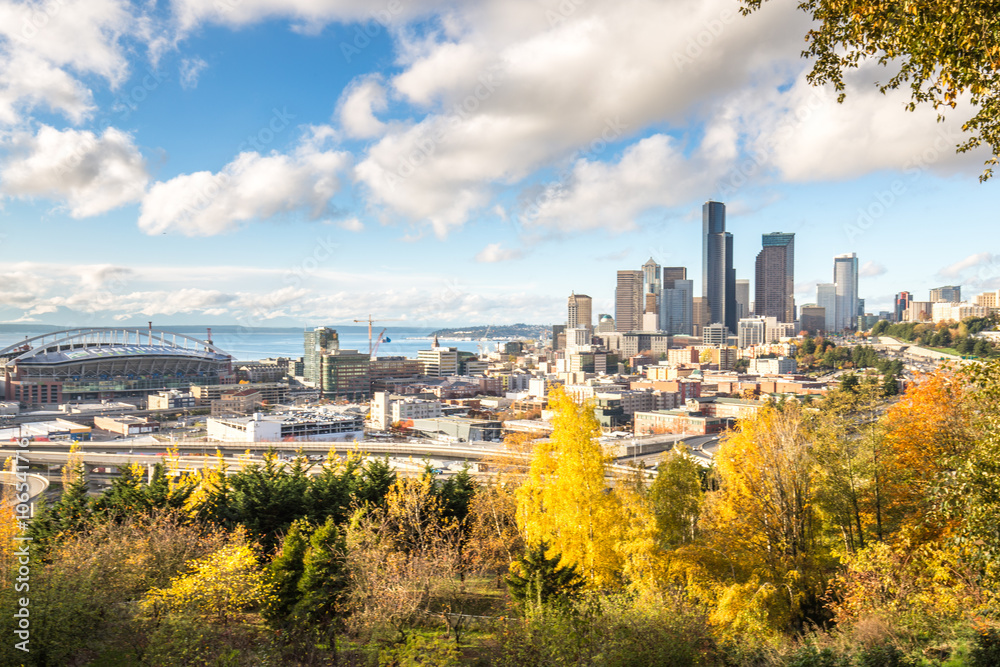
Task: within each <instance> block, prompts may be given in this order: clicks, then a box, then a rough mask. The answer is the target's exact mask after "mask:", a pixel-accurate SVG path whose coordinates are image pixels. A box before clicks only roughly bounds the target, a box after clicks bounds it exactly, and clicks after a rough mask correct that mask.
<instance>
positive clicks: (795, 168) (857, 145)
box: [729, 66, 985, 182]
mask: <svg viewBox="0 0 1000 667" xmlns="http://www.w3.org/2000/svg"><path fill="white" fill-rule="evenodd" d="M888 76H889V72H888V70H885V69H882V68H879V67H876V66H865V67H863V68H862V69H861V70H860V71H858V72H853V73H850V74H849V75H848V77H847V86H848V88H847V98H846V99H845V101H844V103H843V104H840V103H838V102H837V95H838V93H837V91H835V90H833V89H832V87H822V88H817V87H815V86H812V85H810V84H809V82H808V81H807V80H806V78H805V69H803V71H801V72H800V73H799V74H798V76H797V77H796V79H795V83H794V84H793V85H792V87H791V88H790V89H789V90H787V91H786V92H784V93H778V92H777V90H772V91H766V94H762V91H761V90H754V91H746V92H744V93H743V94H742V95H740V96H736V97H734V98H732V99H731V100H730V101H729V104H730V105H731V106H733V107H736V108H738V109H739V110H740V112H741V118H740V123H741V129H742V130H743V131H745V132H747V134H748V135H749V137H750V138H749V141H748V142H749V144H750V146H751V148H752V151H753V153H754V154H755V155H756V156H758V159H760V161H762V162H764V163H767V164H770V165H772V166H774V167H775V168H776V169H777V171H778V173H779V174H780V176H781V177H782V179H783V180H785V181H793V182H803V181H824V180H840V179H849V178H855V177H858V176H862V175H864V174H868V173H871V172H874V171H879V170H903V171H906V172H907V173H908V174H909V175H910V176H915V175H917V174H918V173H919V172H920V171H923V170H924V169H931V170H934V171H936V172H939V173H956V172H965V173H975V172H976V171H977V170H979V169H981V168H982V163H983V160H984V159H985V157H984V151H983V150H978V151H974V152H972V153H970V154H956V153H955V146H956V145H957V144H958V143H960V142H962V141H964V139H965V137H963V133H962V122H963V119H964V118H967V117H968V116H967V115H966V114H969V115H971V112H970V111H969V109H970V108H969V106H968V105H966V104H962V105H960V106H959V107H958V108H957V109H954V110H949V111H948V113H947V114H946V118H945V120H944V122H938V119H937V111H935V110H934V109H931V108H929V107H926V106H920V107H918V108H917V109H916V110H915V111H913V112H907V111H906V110H905V108H906V105H907V104H908V103H909V101H910V91H909V88H905V87H904V88H903V89H900V90H891V91H888V92H887V93H886V94H884V95H883V94H882V93H879V92H878V90H877V89H876V87H875V85H874V81H875V80H876V79H882V80H885V79H886V78H888Z"/></svg>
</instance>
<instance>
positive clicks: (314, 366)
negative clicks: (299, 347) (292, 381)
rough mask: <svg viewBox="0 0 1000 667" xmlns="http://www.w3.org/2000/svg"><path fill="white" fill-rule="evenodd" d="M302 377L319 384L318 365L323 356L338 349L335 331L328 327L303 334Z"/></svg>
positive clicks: (338, 340) (319, 369) (338, 342)
mask: <svg viewBox="0 0 1000 667" xmlns="http://www.w3.org/2000/svg"><path fill="white" fill-rule="evenodd" d="M303 347H304V352H305V354H304V355H303V357H302V359H303V369H302V375H303V377H304V378H305V379H306V380H308V381H310V382H315V383H316V384H317V386H318V385H319V384H320V372H321V368H320V364H321V359H322V358H323V355H324V354H327V353H329V352H333V351H335V350H339V349H340V339H339V338H338V337H337V330H336V329H331V328H329V327H316V328H315V329H313V330H312V331H306V332H305V333H304V334H303Z"/></svg>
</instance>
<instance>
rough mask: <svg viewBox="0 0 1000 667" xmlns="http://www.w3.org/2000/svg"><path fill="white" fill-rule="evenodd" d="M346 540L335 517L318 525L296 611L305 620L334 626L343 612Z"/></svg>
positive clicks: (307, 555) (305, 559)
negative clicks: (334, 521) (334, 519)
mask: <svg viewBox="0 0 1000 667" xmlns="http://www.w3.org/2000/svg"><path fill="white" fill-rule="evenodd" d="M346 551H347V544H346V542H345V540H344V536H343V535H342V534H341V532H340V531H339V530H338V529H337V526H336V525H335V524H334V523H333V520H332V519H327V521H326V523H324V524H323V525H322V526H320V527H319V528H317V529H316V531H315V532H314V533H313V534H312V537H311V538H310V539H309V548H308V549H307V550H306V552H305V555H304V556H303V558H302V576H301V577H299V582H298V591H299V595H300V598H299V601H298V603H297V604H296V606H295V613H296V614H297V615H298V616H300V617H301V618H304V619H305V620H306V621H308V622H310V623H312V624H314V625H316V626H319V627H327V628H329V627H331V626H332V625H333V623H334V621H335V620H336V619H337V618H338V617H339V616H340V614H341V612H342V610H341V601H342V599H343V596H344V593H345V591H346V588H347V565H346Z"/></svg>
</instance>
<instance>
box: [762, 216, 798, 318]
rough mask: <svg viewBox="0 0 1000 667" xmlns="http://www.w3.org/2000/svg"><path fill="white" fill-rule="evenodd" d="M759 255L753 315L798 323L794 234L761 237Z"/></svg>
mask: <svg viewBox="0 0 1000 667" xmlns="http://www.w3.org/2000/svg"><path fill="white" fill-rule="evenodd" d="M761 245H762V248H761V251H760V252H759V253H758V254H757V266H756V275H755V277H756V290H755V293H754V312H755V313H756V314H757V315H761V316H764V317H774V318H777V320H778V321H779V322H794V321H795V296H794V291H795V234H790V233H789V234H786V233H782V232H773V233H771V234H764V235H762V236H761Z"/></svg>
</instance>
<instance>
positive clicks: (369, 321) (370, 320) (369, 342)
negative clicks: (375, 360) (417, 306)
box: [354, 315, 402, 357]
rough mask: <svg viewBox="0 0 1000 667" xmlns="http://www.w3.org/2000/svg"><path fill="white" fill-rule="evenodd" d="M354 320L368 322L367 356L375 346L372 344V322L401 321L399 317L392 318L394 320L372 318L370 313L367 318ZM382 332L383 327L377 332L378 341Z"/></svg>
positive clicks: (372, 351) (373, 350) (383, 331)
mask: <svg viewBox="0 0 1000 667" xmlns="http://www.w3.org/2000/svg"><path fill="white" fill-rule="evenodd" d="M354 321H355V322H367V323H368V356H369V357H370V356H372V354H373V353H374V352H375V349H376V348H375V346H374V345H373V341H372V322H402V320H401V319H394V320H373V319H372V316H371V315H369V316H368V319H367V320H354ZM384 333H385V329H383V330H382V333H381V334H379V336H378V337H379V342H381V340H382V334H384Z"/></svg>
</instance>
